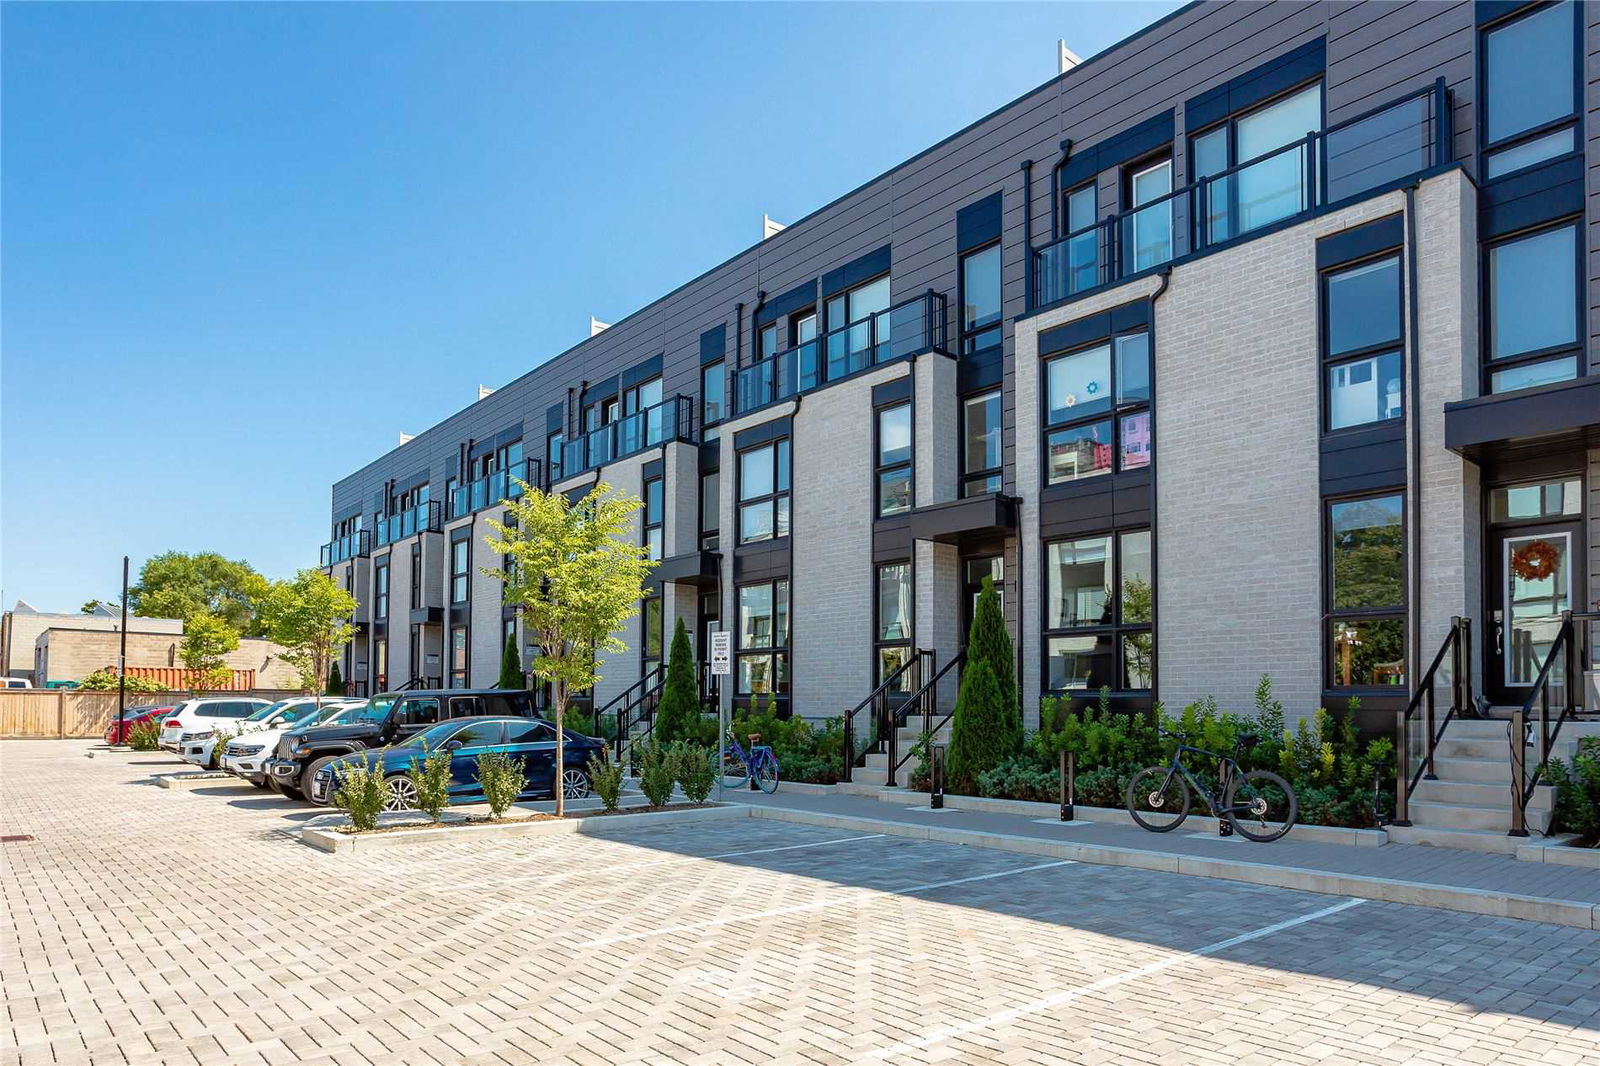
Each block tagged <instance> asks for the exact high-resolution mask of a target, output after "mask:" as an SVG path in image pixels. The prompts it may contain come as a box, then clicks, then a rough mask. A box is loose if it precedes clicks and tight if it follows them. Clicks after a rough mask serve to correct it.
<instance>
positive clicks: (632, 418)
mask: <svg viewBox="0 0 1600 1066" xmlns="http://www.w3.org/2000/svg"><path fill="white" fill-rule="evenodd" d="M694 408H695V405H694V402H693V400H692V398H691V397H688V396H685V395H683V394H682V393H679V394H678V395H676V396H669V397H667V398H666V399H664V400H662V401H661V402H660V403H654V404H651V405H650V406H649V407H645V408H642V409H641V410H638V411H635V412H633V413H632V414H629V415H625V416H623V417H622V418H619V419H617V420H616V421H615V422H608V423H606V424H605V425H603V426H597V427H595V428H594V429H591V430H589V431H588V432H587V433H580V434H578V435H577V436H576V437H574V438H573V439H572V440H569V441H567V442H566V443H565V444H563V445H562V446H561V476H562V477H563V478H569V477H572V476H574V475H576V474H581V473H583V472H584V471H585V470H589V469H592V468H594V467H597V466H604V465H605V464H607V463H611V462H615V461H616V460H618V459H623V458H626V457H627V456H630V455H636V454H638V453H639V452H642V451H644V450H645V449H646V448H653V447H655V446H656V445H658V444H665V443H667V442H668V441H674V440H681V441H688V442H689V443H691V444H692V443H694ZM652 416H654V417H652ZM652 421H654V422H655V426H656V429H655V431H652V429H651V423H652ZM624 426H627V427H629V431H630V432H631V433H632V436H631V437H624V436H623V430H622V427H624Z"/></svg>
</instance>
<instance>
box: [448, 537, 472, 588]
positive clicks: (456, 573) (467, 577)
mask: <svg viewBox="0 0 1600 1066" xmlns="http://www.w3.org/2000/svg"><path fill="white" fill-rule="evenodd" d="M471 565H472V541H471V540H470V539H468V538H466V537H462V538H461V539H460V540H453V541H451V542H450V602H451V603H466V602H467V600H468V598H469V597H470V596H471V595H472V588H471V569H470V567H471Z"/></svg>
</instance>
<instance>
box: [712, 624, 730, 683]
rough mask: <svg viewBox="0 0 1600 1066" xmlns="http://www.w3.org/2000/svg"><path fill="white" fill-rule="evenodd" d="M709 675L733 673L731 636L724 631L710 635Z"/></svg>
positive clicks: (720, 630)
mask: <svg viewBox="0 0 1600 1066" xmlns="http://www.w3.org/2000/svg"><path fill="white" fill-rule="evenodd" d="M711 673H712V674H714V675H715V674H723V675H726V674H731V673H733V634H732V633H729V632H728V631H727V630H726V629H719V630H717V631H716V632H715V633H713V634H711Z"/></svg>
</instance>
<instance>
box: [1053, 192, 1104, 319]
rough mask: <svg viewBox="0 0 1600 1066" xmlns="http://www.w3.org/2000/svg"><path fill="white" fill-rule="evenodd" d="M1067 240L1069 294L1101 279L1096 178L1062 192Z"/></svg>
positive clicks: (1089, 287) (1064, 231)
mask: <svg viewBox="0 0 1600 1066" xmlns="http://www.w3.org/2000/svg"><path fill="white" fill-rule="evenodd" d="M1062 199H1063V201H1065V202H1064V205H1063V213H1064V214H1065V215H1066V226H1065V227H1064V229H1063V231H1062V232H1063V235H1064V236H1066V237H1068V238H1070V239H1069V240H1068V241H1067V268H1066V269H1067V292H1066V294H1067V295H1071V294H1072V293H1075V292H1082V291H1083V290H1084V289H1091V288H1093V287H1094V286H1096V285H1098V284H1099V283H1100V231H1099V230H1098V229H1097V228H1096V226H1095V223H1096V222H1098V221H1099V220H1098V219H1097V218H1096V217H1095V215H1096V214H1097V212H1098V210H1099V203H1098V200H1099V196H1098V193H1097V191H1096V189H1095V185H1094V183H1093V182H1090V183H1088V184H1087V185H1080V186H1078V187H1077V188H1076V189H1071V190H1068V191H1067V192H1066V193H1065V194H1064V195H1063V196H1062Z"/></svg>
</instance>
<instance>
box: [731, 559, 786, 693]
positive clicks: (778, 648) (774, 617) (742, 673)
mask: <svg viewBox="0 0 1600 1066" xmlns="http://www.w3.org/2000/svg"><path fill="white" fill-rule="evenodd" d="M738 638H739V651H738V665H737V668H736V674H737V682H738V694H739V695H741V696H758V697H761V698H762V699H765V698H766V696H767V695H768V694H769V693H777V694H779V695H782V694H784V693H787V692H788V691H789V582H787V581H764V582H761V583H760V584H757V585H741V586H740V587H739V631H738Z"/></svg>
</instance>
